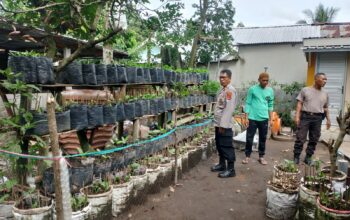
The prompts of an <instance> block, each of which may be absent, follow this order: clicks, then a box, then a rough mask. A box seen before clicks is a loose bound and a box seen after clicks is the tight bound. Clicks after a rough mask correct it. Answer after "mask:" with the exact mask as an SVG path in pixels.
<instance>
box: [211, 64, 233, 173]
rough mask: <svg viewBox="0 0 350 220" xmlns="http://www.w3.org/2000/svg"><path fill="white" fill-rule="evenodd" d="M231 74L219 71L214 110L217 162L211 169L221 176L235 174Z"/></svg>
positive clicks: (226, 71)
mask: <svg viewBox="0 0 350 220" xmlns="http://www.w3.org/2000/svg"><path fill="white" fill-rule="evenodd" d="M231 76H232V72H231V71H230V70H227V69H225V70H222V71H221V72H220V84H221V86H222V89H221V90H220V92H219V94H218V97H217V103H216V107H215V110H214V126H215V141H216V148H217V151H218V153H219V164H217V165H215V166H213V167H212V168H211V171H213V172H217V171H220V173H219V175H218V176H219V177H221V178H226V177H234V176H236V173H235V169H234V162H235V160H236V157H235V150H234V148H233V144H232V138H233V132H232V127H233V121H232V114H233V112H234V110H235V106H236V102H237V101H236V100H237V92H236V90H235V88H233V86H232V85H230V83H231ZM226 162H227V165H226Z"/></svg>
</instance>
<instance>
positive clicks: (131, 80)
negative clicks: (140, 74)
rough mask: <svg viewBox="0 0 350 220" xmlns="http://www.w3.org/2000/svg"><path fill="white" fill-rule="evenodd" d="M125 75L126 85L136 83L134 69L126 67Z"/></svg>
mask: <svg viewBox="0 0 350 220" xmlns="http://www.w3.org/2000/svg"><path fill="white" fill-rule="evenodd" d="M126 74H127V79H128V83H136V81H137V73H136V67H126Z"/></svg>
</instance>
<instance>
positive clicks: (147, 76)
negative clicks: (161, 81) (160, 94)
mask: <svg viewBox="0 0 350 220" xmlns="http://www.w3.org/2000/svg"><path fill="white" fill-rule="evenodd" d="M143 77H144V81H145V83H150V82H151V81H152V80H151V73H150V69H147V68H144V69H143Z"/></svg>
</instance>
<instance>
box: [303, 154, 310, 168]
mask: <svg viewBox="0 0 350 220" xmlns="http://www.w3.org/2000/svg"><path fill="white" fill-rule="evenodd" d="M304 163H305V164H306V165H309V166H310V165H311V163H312V156H308V155H306V156H305V159H304Z"/></svg>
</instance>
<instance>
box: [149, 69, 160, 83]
mask: <svg viewBox="0 0 350 220" xmlns="http://www.w3.org/2000/svg"><path fill="white" fill-rule="evenodd" d="M149 74H150V77H151V82H152V83H158V82H160V81H159V79H158V73H157V69H149Z"/></svg>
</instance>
